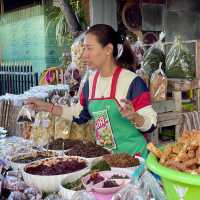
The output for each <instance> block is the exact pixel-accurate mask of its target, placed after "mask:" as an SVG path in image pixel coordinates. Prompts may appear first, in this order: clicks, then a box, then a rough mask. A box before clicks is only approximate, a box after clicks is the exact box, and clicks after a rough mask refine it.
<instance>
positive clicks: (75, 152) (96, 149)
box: [66, 142, 110, 158]
mask: <svg viewBox="0 0 200 200" xmlns="http://www.w3.org/2000/svg"><path fill="white" fill-rule="evenodd" d="M105 154H110V151H108V150H107V149H104V148H103V147H101V146H99V145H96V144H94V143H92V142H88V143H83V144H80V145H76V146H74V147H73V148H72V149H71V150H70V151H68V152H66V155H70V156H81V157H85V158H93V157H100V156H103V155H105Z"/></svg>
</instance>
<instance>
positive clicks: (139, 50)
mask: <svg viewBox="0 0 200 200" xmlns="http://www.w3.org/2000/svg"><path fill="white" fill-rule="evenodd" d="M131 48H132V50H133V52H134V54H135V56H136V58H137V65H139V64H141V62H142V60H143V54H144V47H143V43H142V42H141V41H140V38H138V40H137V41H136V42H135V43H134V44H133V45H131Z"/></svg>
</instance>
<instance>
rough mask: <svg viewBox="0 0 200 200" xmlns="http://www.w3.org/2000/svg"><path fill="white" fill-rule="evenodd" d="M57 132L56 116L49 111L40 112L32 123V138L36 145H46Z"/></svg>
mask: <svg viewBox="0 0 200 200" xmlns="http://www.w3.org/2000/svg"><path fill="white" fill-rule="evenodd" d="M54 134H55V117H54V116H52V114H51V113H49V112H38V113H37V114H36V116H35V122H34V124H33V125H32V139H33V141H34V143H35V144H36V145H41V146H44V145H45V144H47V143H48V141H49V140H50V138H52V137H54Z"/></svg>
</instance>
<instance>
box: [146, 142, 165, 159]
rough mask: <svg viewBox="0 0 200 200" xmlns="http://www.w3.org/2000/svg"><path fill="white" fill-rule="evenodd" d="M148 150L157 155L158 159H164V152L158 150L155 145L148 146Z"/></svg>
mask: <svg viewBox="0 0 200 200" xmlns="http://www.w3.org/2000/svg"><path fill="white" fill-rule="evenodd" d="M147 149H148V150H149V151H150V152H152V153H153V154H155V156H156V157H158V158H161V157H162V154H163V153H162V151H161V150H160V149H158V148H157V147H156V146H154V144H153V143H149V144H147Z"/></svg>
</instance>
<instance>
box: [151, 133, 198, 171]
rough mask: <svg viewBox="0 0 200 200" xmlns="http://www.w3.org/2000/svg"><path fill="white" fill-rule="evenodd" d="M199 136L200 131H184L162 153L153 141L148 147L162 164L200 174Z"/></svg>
mask: <svg viewBox="0 0 200 200" xmlns="http://www.w3.org/2000/svg"><path fill="white" fill-rule="evenodd" d="M199 138H200V131H197V130H192V131H191V132H188V131H184V133H183V134H182V135H181V137H180V138H179V139H178V141H177V142H176V143H175V144H169V145H167V147H166V148H165V149H164V150H163V152H161V155H160V150H159V149H158V148H157V147H155V146H154V145H153V144H152V143H150V144H148V145H147V146H148V147H149V146H150V148H148V149H149V150H150V151H151V152H152V153H153V154H155V156H156V157H158V158H159V159H160V163H161V164H162V165H164V166H166V167H169V168H172V169H175V170H179V171H182V172H187V173H191V174H200V170H199V169H200V158H199V154H200V143H199Z"/></svg>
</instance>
